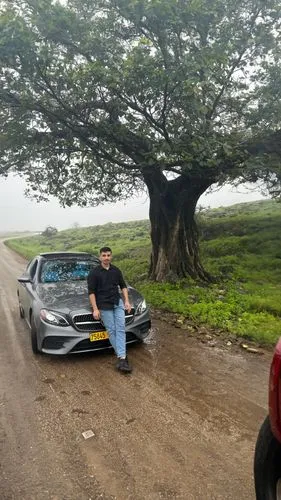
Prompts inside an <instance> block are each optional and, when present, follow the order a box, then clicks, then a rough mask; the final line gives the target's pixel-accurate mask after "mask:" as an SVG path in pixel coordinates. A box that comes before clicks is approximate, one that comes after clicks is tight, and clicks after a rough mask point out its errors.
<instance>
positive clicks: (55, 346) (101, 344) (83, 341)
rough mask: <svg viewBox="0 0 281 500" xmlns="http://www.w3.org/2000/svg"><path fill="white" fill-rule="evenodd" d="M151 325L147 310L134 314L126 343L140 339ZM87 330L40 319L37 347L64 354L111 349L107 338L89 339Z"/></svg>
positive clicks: (127, 327) (127, 328)
mask: <svg viewBox="0 0 281 500" xmlns="http://www.w3.org/2000/svg"><path fill="white" fill-rule="evenodd" d="M150 327H151V321H150V315H149V311H148V310H146V311H144V312H143V313H142V314H139V315H135V316H134V320H133V321H132V322H131V323H129V324H128V325H126V344H131V343H134V342H138V341H141V340H143V339H145V337H147V335H148V334H149V330H150ZM90 333H92V330H89V331H83V332H81V331H77V330H76V329H75V328H74V327H73V326H72V325H69V326H64V327H61V326H55V325H51V324H49V323H46V322H44V321H40V326H39V328H38V348H39V350H40V351H42V352H43V353H46V354H55V355H66V354H74V353H80V352H89V351H98V350H104V349H112V347H111V344H110V342H109V340H108V339H105V340H97V341H94V342H91V341H90Z"/></svg>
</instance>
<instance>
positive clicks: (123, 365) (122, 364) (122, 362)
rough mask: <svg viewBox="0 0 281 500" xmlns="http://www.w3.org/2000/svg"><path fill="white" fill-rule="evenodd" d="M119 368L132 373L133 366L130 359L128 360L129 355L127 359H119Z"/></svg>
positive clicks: (121, 370)
mask: <svg viewBox="0 0 281 500" xmlns="http://www.w3.org/2000/svg"><path fill="white" fill-rule="evenodd" d="M117 370H119V371H120V372H123V373H131V371H132V368H131V366H130V365H129V361H128V358H127V356H126V358H125V359H118V363H117Z"/></svg>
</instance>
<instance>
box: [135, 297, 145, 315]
mask: <svg viewBox="0 0 281 500" xmlns="http://www.w3.org/2000/svg"><path fill="white" fill-rule="evenodd" d="M146 309H147V305H146V301H145V299H143V300H142V301H141V302H140V303H139V305H138V307H137V310H136V314H142V313H143V312H144V311H145V310H146Z"/></svg>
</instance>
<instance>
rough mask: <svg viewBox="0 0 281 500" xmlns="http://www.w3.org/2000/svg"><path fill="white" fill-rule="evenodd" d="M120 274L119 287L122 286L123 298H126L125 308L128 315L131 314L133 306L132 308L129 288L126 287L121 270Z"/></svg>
mask: <svg viewBox="0 0 281 500" xmlns="http://www.w3.org/2000/svg"><path fill="white" fill-rule="evenodd" d="M119 272H120V277H119V286H120V288H121V290H122V295H123V298H124V307H125V309H126V311H128V313H129V314H130V312H131V309H132V306H131V304H130V302H129V294H128V288H127V285H126V283H125V281H124V278H123V274H122V273H121V271H120V269H119Z"/></svg>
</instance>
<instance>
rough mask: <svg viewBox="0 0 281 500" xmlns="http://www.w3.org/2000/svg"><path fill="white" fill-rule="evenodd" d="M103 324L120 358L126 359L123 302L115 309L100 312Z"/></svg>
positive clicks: (120, 301)
mask: <svg viewBox="0 0 281 500" xmlns="http://www.w3.org/2000/svg"><path fill="white" fill-rule="evenodd" d="M100 314H101V319H102V322H103V324H104V326H105V328H106V330H107V332H108V334H109V341H110V343H111V345H112V347H113V349H114V351H115V353H116V355H117V357H118V358H125V357H126V333H125V310H124V304H123V300H121V299H120V300H119V304H118V305H117V306H114V309H109V310H105V309H101V310H100Z"/></svg>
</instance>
